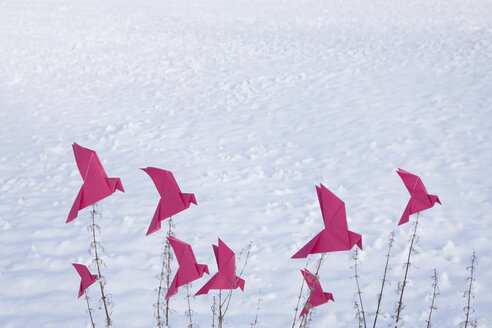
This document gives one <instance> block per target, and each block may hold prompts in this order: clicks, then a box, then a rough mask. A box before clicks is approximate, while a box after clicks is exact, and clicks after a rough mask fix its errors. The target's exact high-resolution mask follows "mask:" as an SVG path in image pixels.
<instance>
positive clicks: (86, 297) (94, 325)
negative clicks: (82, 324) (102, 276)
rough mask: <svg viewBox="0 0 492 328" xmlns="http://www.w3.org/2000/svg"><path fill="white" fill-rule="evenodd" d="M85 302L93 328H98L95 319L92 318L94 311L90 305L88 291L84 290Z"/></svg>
mask: <svg viewBox="0 0 492 328" xmlns="http://www.w3.org/2000/svg"><path fill="white" fill-rule="evenodd" d="M84 295H85V300H86V302H87V312H88V313H89V317H90V318H91V324H92V328H96V324H95V323H94V319H93V318H92V309H91V306H90V305H89V296H87V291H85V290H84Z"/></svg>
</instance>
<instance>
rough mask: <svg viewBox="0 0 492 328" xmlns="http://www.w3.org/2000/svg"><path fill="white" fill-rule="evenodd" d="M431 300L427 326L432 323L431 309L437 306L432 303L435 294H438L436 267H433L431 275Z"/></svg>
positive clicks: (429, 327) (428, 327) (435, 308)
mask: <svg viewBox="0 0 492 328" xmlns="http://www.w3.org/2000/svg"><path fill="white" fill-rule="evenodd" d="M432 280H433V281H432V301H431V306H430V309H429V318H428V319H427V328H431V326H432V323H431V319H432V311H433V310H437V307H436V306H435V305H434V302H435V300H436V297H437V295H439V281H438V279H437V269H434V274H433V275H432Z"/></svg>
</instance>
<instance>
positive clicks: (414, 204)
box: [396, 169, 441, 225]
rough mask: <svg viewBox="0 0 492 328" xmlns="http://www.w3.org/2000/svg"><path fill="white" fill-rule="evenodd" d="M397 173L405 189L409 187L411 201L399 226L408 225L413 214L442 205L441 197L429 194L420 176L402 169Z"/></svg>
mask: <svg viewBox="0 0 492 328" xmlns="http://www.w3.org/2000/svg"><path fill="white" fill-rule="evenodd" d="M396 173H398V175H399V176H400V178H401V179H402V180H403V183H404V184H405V187H407V189H408V192H409V193H410V200H409V201H408V204H407V207H406V208H405V210H404V211H403V215H402V216H401V219H400V222H398V225H402V224H404V223H407V222H408V221H409V219H410V215H412V214H415V213H418V212H420V211H423V210H426V209H428V208H431V207H433V206H434V205H435V204H436V203H439V204H441V201H440V200H439V197H437V196H436V195H429V194H428V193H427V190H426V189H425V186H424V184H423V183H422V180H421V179H420V178H419V177H418V176H416V175H415V174H412V173H410V172H407V171H405V170H402V169H398V170H397V171H396Z"/></svg>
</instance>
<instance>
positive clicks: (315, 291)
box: [300, 269, 335, 317]
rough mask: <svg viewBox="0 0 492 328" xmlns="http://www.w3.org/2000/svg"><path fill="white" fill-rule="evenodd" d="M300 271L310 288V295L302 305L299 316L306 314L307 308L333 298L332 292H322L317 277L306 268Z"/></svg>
mask: <svg viewBox="0 0 492 328" xmlns="http://www.w3.org/2000/svg"><path fill="white" fill-rule="evenodd" d="M301 273H302V275H303V277H304V280H306V284H307V286H308V288H309V289H310V290H311V295H310V296H309V298H308V301H307V302H306V304H305V305H304V308H303V309H302V312H301V315H300V317H302V316H304V315H306V314H308V312H309V310H311V309H312V308H313V307H315V306H319V305H322V304H325V303H328V301H330V300H332V301H333V302H335V300H334V299H333V294H332V293H325V292H323V288H321V284H320V283H319V280H318V277H316V276H315V275H314V274H312V273H311V272H309V271H308V269H304V270H301Z"/></svg>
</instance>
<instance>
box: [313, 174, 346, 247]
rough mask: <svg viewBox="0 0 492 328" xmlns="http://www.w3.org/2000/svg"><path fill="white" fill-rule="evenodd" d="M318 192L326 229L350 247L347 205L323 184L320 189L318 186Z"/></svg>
mask: <svg viewBox="0 0 492 328" xmlns="http://www.w3.org/2000/svg"><path fill="white" fill-rule="evenodd" d="M316 191H317V192H318V199H319V204H320V207H321V213H322V216H323V222H324V224H325V227H326V229H327V230H329V231H330V232H332V233H333V236H334V237H335V238H337V239H338V240H339V241H340V242H342V243H345V244H346V245H347V247H348V244H349V237H348V226H347V214H346V212H345V203H344V202H343V201H342V200H341V199H340V198H338V197H337V196H335V194H334V193H332V192H331V191H330V190H328V188H326V187H325V186H323V185H322V184H320V187H318V186H316Z"/></svg>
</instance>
